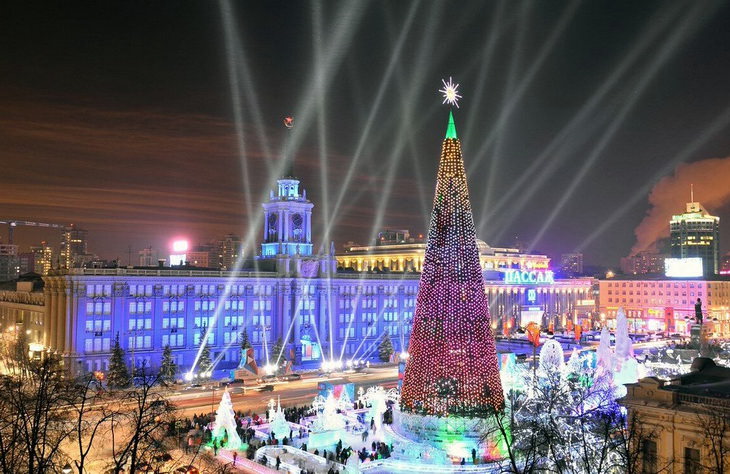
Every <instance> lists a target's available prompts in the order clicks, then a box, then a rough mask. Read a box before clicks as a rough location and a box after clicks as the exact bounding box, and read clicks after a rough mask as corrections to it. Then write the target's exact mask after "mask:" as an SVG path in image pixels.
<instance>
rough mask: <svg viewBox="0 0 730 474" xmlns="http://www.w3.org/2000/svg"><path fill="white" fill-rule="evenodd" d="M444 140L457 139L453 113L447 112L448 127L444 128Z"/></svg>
mask: <svg viewBox="0 0 730 474" xmlns="http://www.w3.org/2000/svg"><path fill="white" fill-rule="evenodd" d="M446 138H453V139H456V138H458V137H457V136H456V124H455V123H454V112H453V111H449V126H448V127H447V128H446Z"/></svg>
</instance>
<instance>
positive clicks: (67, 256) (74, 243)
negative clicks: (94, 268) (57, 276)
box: [59, 224, 93, 268]
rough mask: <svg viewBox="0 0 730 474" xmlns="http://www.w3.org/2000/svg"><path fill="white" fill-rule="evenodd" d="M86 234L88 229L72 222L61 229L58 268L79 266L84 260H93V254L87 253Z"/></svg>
mask: <svg viewBox="0 0 730 474" xmlns="http://www.w3.org/2000/svg"><path fill="white" fill-rule="evenodd" d="M87 235H88V231H86V230H84V229H79V228H77V227H76V226H75V225H73V224H71V226H70V227H66V228H64V229H63V230H62V231H61V245H60V250H59V267H60V268H74V267H80V266H83V263H84V262H86V261H91V260H93V256H92V255H89V253H88V248H87V240H86V239H87Z"/></svg>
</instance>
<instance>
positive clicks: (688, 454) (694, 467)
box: [684, 448, 702, 474]
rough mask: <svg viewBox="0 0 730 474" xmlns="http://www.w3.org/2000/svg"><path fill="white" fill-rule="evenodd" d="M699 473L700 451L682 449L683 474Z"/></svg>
mask: <svg viewBox="0 0 730 474" xmlns="http://www.w3.org/2000/svg"><path fill="white" fill-rule="evenodd" d="M700 472H702V465H701V464H700V450H699V449H694V448H684V474H700Z"/></svg>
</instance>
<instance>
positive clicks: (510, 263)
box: [337, 230, 550, 273]
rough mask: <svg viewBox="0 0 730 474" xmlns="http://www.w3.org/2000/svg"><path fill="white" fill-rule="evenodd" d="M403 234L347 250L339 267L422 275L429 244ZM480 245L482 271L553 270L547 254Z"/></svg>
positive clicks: (338, 258)
mask: <svg viewBox="0 0 730 474" xmlns="http://www.w3.org/2000/svg"><path fill="white" fill-rule="evenodd" d="M400 235H401V236H402V237H405V239H401V240H397V239H395V240H393V239H390V240H385V239H383V240H381V238H382V237H383V232H381V233H380V236H381V237H379V239H378V242H376V244H375V245H365V246H351V247H347V248H345V252H344V253H342V254H339V255H337V266H338V267H340V268H342V269H345V270H351V271H355V272H367V271H379V272H382V271H389V272H417V273H420V272H421V270H422V269H423V256H424V253H425V251H426V243H425V242H424V241H423V240H422V238H419V239H414V238H412V237H410V233H409V232H408V231H407V230H404V231H400ZM477 245H478V248H479V262H480V265H481V267H482V270H499V269H508V268H509V269H521V270H546V269H548V268H549V267H550V257H548V256H546V255H535V254H525V253H522V252H520V250H518V249H515V248H499V247H490V246H489V245H487V243H486V242H484V241H483V240H479V239H477Z"/></svg>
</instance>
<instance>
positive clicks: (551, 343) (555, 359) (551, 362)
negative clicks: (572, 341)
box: [539, 339, 565, 376]
mask: <svg viewBox="0 0 730 474" xmlns="http://www.w3.org/2000/svg"><path fill="white" fill-rule="evenodd" d="M564 366H565V360H564V357H563V346H561V345H560V343H559V342H558V341H556V340H555V339H548V340H547V341H545V344H543V346H542V348H541V349H540V366H539V369H540V372H542V375H543V376H550V375H558V376H559V375H560V374H561V373H562V371H563V367H564Z"/></svg>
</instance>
